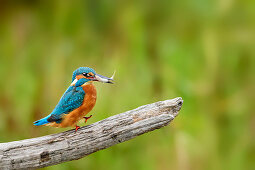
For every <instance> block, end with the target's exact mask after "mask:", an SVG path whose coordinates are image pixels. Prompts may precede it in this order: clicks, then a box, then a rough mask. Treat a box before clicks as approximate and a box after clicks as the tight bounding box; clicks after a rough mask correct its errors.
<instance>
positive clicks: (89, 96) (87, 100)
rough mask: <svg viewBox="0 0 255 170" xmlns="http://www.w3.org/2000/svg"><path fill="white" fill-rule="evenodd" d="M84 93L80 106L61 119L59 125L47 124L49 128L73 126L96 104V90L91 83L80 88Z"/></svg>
mask: <svg viewBox="0 0 255 170" xmlns="http://www.w3.org/2000/svg"><path fill="white" fill-rule="evenodd" d="M82 88H83V90H84V91H85V96H84V99H83V102H82V105H81V106H80V107H79V108H77V109H75V110H73V111H72V112H70V113H69V114H67V115H66V116H65V117H63V120H62V122H61V123H55V122H54V123H49V124H48V125H49V126H54V127H69V126H75V125H76V124H77V122H78V121H79V120H80V119H82V118H83V117H84V116H85V115H86V114H88V113H89V112H90V111H91V110H92V109H93V107H94V106H95V104H96V99H97V92H96V88H95V86H94V85H93V84H92V83H89V84H85V85H83V86H82Z"/></svg>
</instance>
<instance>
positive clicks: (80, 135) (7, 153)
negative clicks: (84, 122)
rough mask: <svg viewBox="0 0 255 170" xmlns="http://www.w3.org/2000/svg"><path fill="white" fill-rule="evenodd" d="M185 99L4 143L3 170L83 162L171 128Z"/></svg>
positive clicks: (1, 145)
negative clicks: (111, 147) (157, 131)
mask: <svg viewBox="0 0 255 170" xmlns="http://www.w3.org/2000/svg"><path fill="white" fill-rule="evenodd" d="M182 103H183V100H182V98H180V97H179V98H175V99H171V100H165V101H159V102H156V103H152V104H148V105H144V106H141V107H138V108H137V109H134V110H130V111H127V112H124V113H121V114H118V115H114V116H111V117H109V118H106V119H104V120H101V121H99V122H96V123H93V124H91V125H88V126H84V127H82V128H80V129H79V130H78V131H77V133H74V130H69V131H65V132H62V133H58V134H52V135H47V136H42V137H38V138H32V139H26V140H21V141H14V142H8V143H0V169H34V168H42V167H46V166H50V165H55V164H60V163H62V162H66V161H71V160H76V159H80V158H82V157H84V156H87V155H89V154H91V153H94V152H96V151H99V150H102V149H105V148H108V147H110V146H113V145H116V144H118V143H121V142H124V141H127V140H130V139H132V138H134V137H136V136H138V135H141V134H143V133H146V132H149V131H152V130H155V129H158V128H161V127H163V126H166V125H167V124H169V123H170V122H171V121H172V120H173V119H174V118H175V117H176V116H177V115H178V113H179V111H180V109H181V107H182Z"/></svg>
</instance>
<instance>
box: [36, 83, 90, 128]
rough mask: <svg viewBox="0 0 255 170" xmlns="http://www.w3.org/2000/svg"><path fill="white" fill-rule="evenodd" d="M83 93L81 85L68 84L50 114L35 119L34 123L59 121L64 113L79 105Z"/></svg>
mask: <svg viewBox="0 0 255 170" xmlns="http://www.w3.org/2000/svg"><path fill="white" fill-rule="evenodd" d="M84 95H85V92H84V90H83V89H82V87H75V86H70V87H69V88H68V89H67V90H66V92H65V93H64V95H63V96H62V97H61V99H60V101H59V103H58V104H57V106H56V107H55V109H54V110H53V111H52V112H51V114H49V115H48V116H47V117H45V118H43V119H40V120H38V121H35V122H34V125H37V126H40V125H43V124H47V123H50V122H56V123H60V122H61V120H62V117H63V115H64V114H68V113H69V112H71V111H73V110H74V109H77V108H78V107H80V106H81V104H82V102H83V99H84Z"/></svg>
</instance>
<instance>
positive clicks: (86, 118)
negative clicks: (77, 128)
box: [83, 115, 92, 123]
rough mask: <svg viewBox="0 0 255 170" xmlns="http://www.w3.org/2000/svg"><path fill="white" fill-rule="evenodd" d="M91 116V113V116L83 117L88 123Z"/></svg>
mask: <svg viewBox="0 0 255 170" xmlns="http://www.w3.org/2000/svg"><path fill="white" fill-rule="evenodd" d="M91 117H92V115H90V116H89V117H83V118H84V119H85V123H87V121H88V119H89V118H91Z"/></svg>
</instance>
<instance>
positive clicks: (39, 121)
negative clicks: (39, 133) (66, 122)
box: [34, 116, 50, 126]
mask: <svg viewBox="0 0 255 170" xmlns="http://www.w3.org/2000/svg"><path fill="white" fill-rule="evenodd" d="M48 118H49V116H47V117H45V118H42V119H40V120H37V121H35V122H34V125H35V126H41V125H44V124H47V123H50V122H49V121H48V120H47V119H48Z"/></svg>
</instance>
